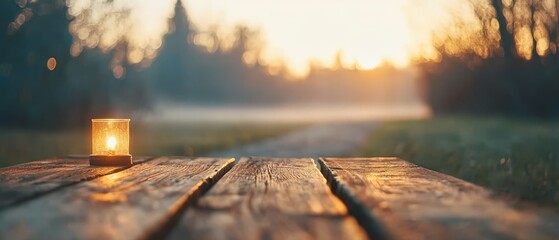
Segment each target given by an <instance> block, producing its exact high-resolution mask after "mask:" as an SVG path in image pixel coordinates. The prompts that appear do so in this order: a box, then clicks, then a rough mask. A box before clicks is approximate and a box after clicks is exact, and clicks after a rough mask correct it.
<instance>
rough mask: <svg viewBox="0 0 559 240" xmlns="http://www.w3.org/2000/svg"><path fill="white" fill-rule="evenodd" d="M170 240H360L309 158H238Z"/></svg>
mask: <svg viewBox="0 0 559 240" xmlns="http://www.w3.org/2000/svg"><path fill="white" fill-rule="evenodd" d="M170 238H171V239H184V238H192V239H364V238H366V235H365V233H364V232H363V230H362V229H361V228H360V227H359V225H358V224H357V222H356V221H355V220H354V219H353V218H351V217H350V216H348V213H347V209H346V207H345V206H344V205H343V204H342V203H341V202H340V201H339V199H337V198H336V197H335V196H334V195H333V194H332V193H331V192H330V190H329V189H328V186H327V185H326V180H325V179H324V177H323V176H322V175H321V174H320V172H319V171H318V168H317V167H316V165H315V164H314V162H313V160H312V159H310V158H300V159H280V158H277V159H273V158H267V159H266V158H242V159H241V160H240V161H239V162H238V164H237V165H235V167H233V168H232V169H231V171H229V172H228V173H227V174H226V175H225V176H224V177H223V178H222V179H221V180H220V181H219V182H218V183H217V184H216V185H215V186H214V187H212V189H211V190H210V191H208V193H206V194H205V195H204V196H203V197H202V198H200V199H199V201H198V202H197V203H196V205H195V206H193V207H192V208H189V209H188V210H187V211H186V213H185V215H184V216H183V217H182V219H181V220H180V221H179V223H178V225H177V226H175V228H174V229H173V231H172V232H171V234H170Z"/></svg>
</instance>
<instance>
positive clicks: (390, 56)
mask: <svg viewBox="0 0 559 240" xmlns="http://www.w3.org/2000/svg"><path fill="white" fill-rule="evenodd" d="M74 1H75V2H79V1H80V0H74ZM83 1H91V0H83ZM175 2H176V1H175V0H161V1H152V0H136V1H126V0H121V1H120V3H119V1H115V3H116V4H117V5H119V4H122V5H123V6H126V5H128V6H132V9H133V11H132V13H131V18H132V19H131V20H132V22H134V23H135V25H134V26H133V27H131V28H129V32H130V34H131V35H132V36H135V37H134V41H136V42H137V44H138V45H139V46H142V45H144V46H145V45H150V44H151V46H158V45H160V41H161V40H160V36H161V35H162V34H163V33H165V32H166V29H167V19H168V18H169V17H170V16H171V15H172V14H173V8H174V4H175ZM183 3H184V5H185V8H186V10H187V13H188V15H189V18H190V21H191V23H192V25H193V27H195V28H196V29H197V30H199V31H205V30H208V29H209V28H210V27H212V26H217V27H218V29H219V32H220V33H221V34H222V35H223V36H224V37H225V36H227V35H228V34H231V32H232V30H233V29H234V26H235V25H237V24H243V25H247V26H249V27H251V28H254V29H258V30H259V31H260V33H261V37H262V40H264V42H265V44H264V46H263V49H262V52H261V56H260V59H261V61H262V62H264V63H266V64H268V65H271V66H274V65H279V64H281V63H285V64H286V65H287V67H288V68H289V70H291V72H292V73H294V74H295V75H304V74H305V73H306V72H307V71H308V66H309V62H311V61H314V62H318V63H320V64H322V65H324V66H332V65H333V63H334V59H335V56H336V54H337V53H338V52H341V53H342V56H343V57H342V60H343V64H344V65H345V66H347V67H352V66H354V65H355V66H357V67H358V68H360V69H371V68H374V67H375V66H377V65H378V64H379V63H381V62H382V61H389V62H392V63H393V64H395V65H397V66H405V65H406V64H407V63H408V62H409V61H410V58H411V57H412V56H414V55H417V54H418V53H419V52H421V51H422V50H425V46H427V45H429V41H430V36H431V31H433V30H434V29H436V28H437V26H439V25H440V24H444V22H445V21H447V20H448V18H449V17H450V16H451V15H450V14H449V11H448V9H450V8H464V4H465V3H466V1H465V0H346V1H342V0H282V1H278V0H183ZM71 8H72V7H71ZM427 50H428V48H427Z"/></svg>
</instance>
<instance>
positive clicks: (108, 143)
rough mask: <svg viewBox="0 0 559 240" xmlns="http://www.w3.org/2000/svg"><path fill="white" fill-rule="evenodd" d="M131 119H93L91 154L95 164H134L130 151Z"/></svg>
mask: <svg viewBox="0 0 559 240" xmlns="http://www.w3.org/2000/svg"><path fill="white" fill-rule="evenodd" d="M129 123H130V119H92V120H91V146H92V150H91V155H90V156H89V164H90V165H94V166H126V165H131V164H132V156H131V155H130V153H129V138H130V131H129Z"/></svg>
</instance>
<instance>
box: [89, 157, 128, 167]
mask: <svg viewBox="0 0 559 240" xmlns="http://www.w3.org/2000/svg"><path fill="white" fill-rule="evenodd" d="M89 165H91V166H130V165H132V155H117V156H100V155H89Z"/></svg>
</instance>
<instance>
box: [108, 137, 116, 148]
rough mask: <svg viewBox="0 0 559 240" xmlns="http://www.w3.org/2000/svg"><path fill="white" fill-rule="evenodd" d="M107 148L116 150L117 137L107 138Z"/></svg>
mask: <svg viewBox="0 0 559 240" xmlns="http://www.w3.org/2000/svg"><path fill="white" fill-rule="evenodd" d="M107 148H108V149H109V150H111V151H114V150H115V148H116V138H115V137H109V138H107Z"/></svg>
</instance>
